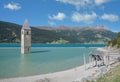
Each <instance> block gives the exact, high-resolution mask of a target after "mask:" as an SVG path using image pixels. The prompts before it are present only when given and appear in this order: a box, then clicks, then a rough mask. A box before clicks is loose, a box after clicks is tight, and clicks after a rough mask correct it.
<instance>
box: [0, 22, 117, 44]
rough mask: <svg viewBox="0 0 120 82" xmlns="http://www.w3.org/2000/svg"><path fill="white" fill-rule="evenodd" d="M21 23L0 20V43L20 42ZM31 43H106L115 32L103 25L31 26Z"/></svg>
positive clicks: (112, 37)
mask: <svg viewBox="0 0 120 82" xmlns="http://www.w3.org/2000/svg"><path fill="white" fill-rule="evenodd" d="M21 28H22V25H18V24H14V23H9V22H4V21H0V43H20V36H21ZM31 30H32V43H106V42H108V41H109V40H111V39H114V38H115V37H116V35H117V33H114V32H112V31H110V30H107V29H106V27H104V26H95V27H65V26H61V27H59V28H53V27H46V26H39V27H37V26H33V27H31Z"/></svg>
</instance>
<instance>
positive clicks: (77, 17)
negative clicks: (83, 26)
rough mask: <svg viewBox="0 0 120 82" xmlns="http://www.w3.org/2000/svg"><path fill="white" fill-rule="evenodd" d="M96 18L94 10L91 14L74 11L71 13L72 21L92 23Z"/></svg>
mask: <svg viewBox="0 0 120 82" xmlns="http://www.w3.org/2000/svg"><path fill="white" fill-rule="evenodd" d="M96 18H97V15H96V13H94V12H92V14H81V13H78V12H75V13H73V15H72V21H74V22H84V23H92V22H93V21H94V20H95V19H96Z"/></svg>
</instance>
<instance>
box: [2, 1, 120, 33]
mask: <svg viewBox="0 0 120 82" xmlns="http://www.w3.org/2000/svg"><path fill="white" fill-rule="evenodd" d="M24 19H28V21H29V24H30V25H31V26H53V27H59V26H61V25H64V26H96V25H105V26H107V27H108V29H110V30H112V31H120V0H0V21H8V22H13V23H17V24H23V22H24Z"/></svg>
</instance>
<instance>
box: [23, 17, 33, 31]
mask: <svg viewBox="0 0 120 82" xmlns="http://www.w3.org/2000/svg"><path fill="white" fill-rule="evenodd" d="M22 29H31V28H30V27H29V25H28V21H27V19H25V21H24V24H23V26H22Z"/></svg>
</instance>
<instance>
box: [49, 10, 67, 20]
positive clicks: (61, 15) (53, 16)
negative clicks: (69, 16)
mask: <svg viewBox="0 0 120 82" xmlns="http://www.w3.org/2000/svg"><path fill="white" fill-rule="evenodd" d="M65 18H66V15H65V14H64V13H61V12H59V13H58V14H57V15H52V16H49V19H54V20H64V19H65Z"/></svg>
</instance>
